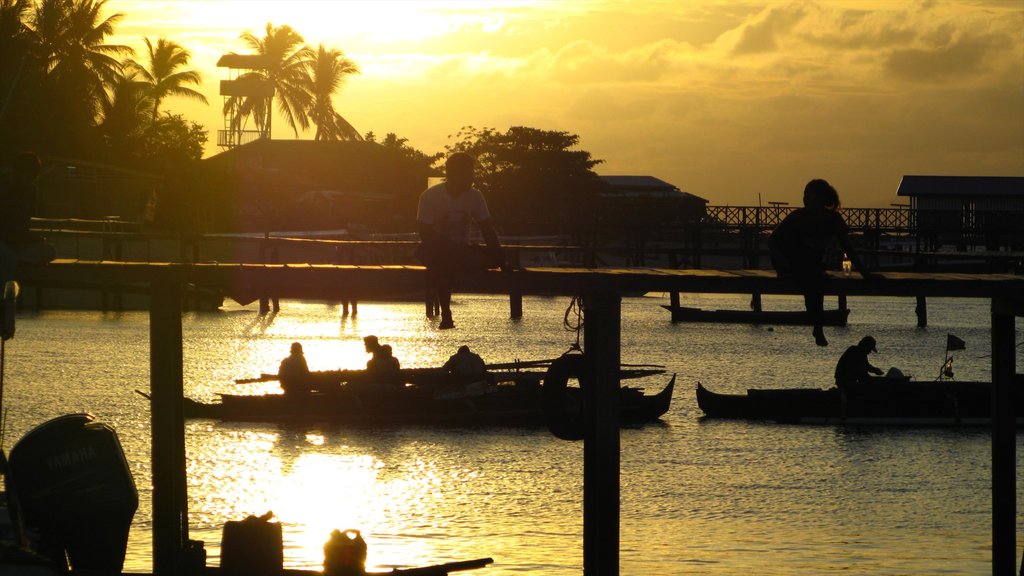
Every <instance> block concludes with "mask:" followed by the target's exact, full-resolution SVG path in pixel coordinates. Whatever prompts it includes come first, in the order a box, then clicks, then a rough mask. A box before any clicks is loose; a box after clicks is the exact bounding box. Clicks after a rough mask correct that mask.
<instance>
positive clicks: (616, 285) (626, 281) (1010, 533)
mask: <svg viewBox="0 0 1024 576" xmlns="http://www.w3.org/2000/svg"><path fill="white" fill-rule="evenodd" d="M23 276H24V278H23V280H24V281H25V282H26V283H27V284H29V285H36V286H62V285H63V286H67V285H75V284H78V285H95V286H100V285H103V283H105V282H107V283H109V282H124V283H132V284H143V285H148V286H149V287H150V293H151V299H150V302H151V304H150V368H151V376H150V378H151V382H150V388H151V390H150V391H151V394H152V399H153V402H152V424H151V426H152V437H153V449H152V459H153V571H154V574H156V575H157V576H171V575H177V574H185V573H188V569H187V567H188V565H189V560H188V559H189V558H190V541H189V540H188V525H187V518H188V511H187V501H188V499H187V495H186V486H187V482H186V477H185V474H186V473H185V470H186V468H185V439H184V433H185V432H184V420H183V418H182V398H183V382H182V378H183V377H182V374H183V368H182V367H183V363H184V362H185V361H186V360H185V359H184V358H183V355H182V324H181V317H182V299H183V294H184V287H185V286H186V285H187V284H197V285H203V286H212V287H219V288H221V289H222V290H223V291H224V293H226V294H230V293H232V292H238V291H244V290H245V289H247V287H252V286H258V287H259V288H260V290H268V291H270V292H272V293H273V294H276V295H277V296H278V297H280V298H300V299H301V298H306V299H335V298H337V297H338V296H339V295H340V294H344V295H345V296H346V297H349V298H354V299H359V298H360V297H363V298H366V297H370V296H372V295H374V294H376V293H379V292H380V291H389V292H395V291H408V290H416V289H422V288H423V287H424V286H425V285H426V282H427V277H426V273H425V270H424V269H423V268H422V267H420V266H355V265H333V264H225V263H191V264H181V263H132V262H96V261H79V260H56V261H54V262H52V263H51V264H49V265H46V266H42V267H39V268H34V269H31V270H26V271H25V273H24V274H23ZM881 276H882V278H881V279H879V280H872V281H866V280H863V279H861V278H859V277H845V276H843V275H841V274H838V273H833V274H831V278H830V282H829V285H828V287H827V290H828V293H829V294H839V293H841V294H846V295H857V296H909V297H926V296H939V297H965V298H984V299H988V300H990V301H991V303H992V308H991V310H992V312H991V322H992V324H991V326H992V380H993V384H994V385H993V399H992V405H993V423H992V573H993V574H998V575H1003V574H1014V573H1016V570H1017V558H1016V519H1017V512H1016V506H1017V505H1016V493H1015V489H1016V454H1015V451H1016V424H1015V418H1014V414H1013V413H1012V402H1010V401H1008V400H1007V399H1009V398H1012V396H1013V389H1012V386H1013V381H1014V377H1015V374H1016V371H1017V368H1016V366H1015V363H1016V355H1015V354H1016V352H1015V342H1014V338H1015V330H1014V327H1015V326H1014V318H1015V316H1022V315H1024V276H1017V275H1011V274H979V275H970V274H938V273H936V274H925V273H886V274H882V275H881ZM456 291H457V292H475V293H493V294H512V293H516V294H523V295H531V294H545V295H550V294H560V295H566V296H581V297H582V299H583V311H584V314H585V319H586V322H585V324H584V352H585V357H586V364H587V366H586V368H587V370H588V372H589V373H590V374H593V375H594V377H593V379H592V380H591V382H590V384H591V385H590V386H589V387H588V389H587V390H586V397H587V402H586V403H585V405H586V406H587V422H588V424H587V430H586V436H585V439H584V495H583V499H584V512H583V515H584V518H583V526H584V530H583V535H584V541H583V558H584V573H585V574H586V575H587V576H594V575H606V574H618V573H619V502H620V495H619V491H620V482H619V469H620V466H619V427H618V423H617V419H616V418H615V416H614V415H615V414H617V409H618V407H617V401H618V400H617V399H618V394H617V391H618V388H619V381H618V377H617V374H618V367H619V362H620V341H621V335H620V330H621V295H622V294H624V293H631V292H637V291H660V292H669V293H672V292H695V293H696V292H703V293H727V294H797V293H798V291H797V288H796V286H795V285H793V284H789V283H786V282H784V281H780V280H778V279H777V278H776V277H775V274H774V272H769V271H764V270H679V269H654V268H642V269H641V268H629V269H613V268H601V269H592V268H528V269H519V270H512V271H497V270H494V271H488V272H484V273H480V274H476V275H474V276H472V277H467V278H465V279H464V280H463V281H461V282H460V283H457V284H456Z"/></svg>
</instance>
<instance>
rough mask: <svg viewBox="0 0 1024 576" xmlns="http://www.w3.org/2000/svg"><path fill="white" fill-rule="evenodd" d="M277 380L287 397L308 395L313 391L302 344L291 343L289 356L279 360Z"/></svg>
mask: <svg viewBox="0 0 1024 576" xmlns="http://www.w3.org/2000/svg"><path fill="white" fill-rule="evenodd" d="M277 380H278V382H279V383H280V386H281V389H282V390H284V393H285V394H286V395H288V396H298V395H303V394H309V393H310V392H312V391H313V389H312V386H311V382H310V378H309V366H307V365H306V356H305V355H304V354H303V352H302V344H299V343H298V342H292V349H291V354H290V355H289V356H288V357H287V358H285V359H284V360H281V365H280V366H279V367H278V369H277Z"/></svg>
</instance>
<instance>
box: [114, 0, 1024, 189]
mask: <svg viewBox="0 0 1024 576" xmlns="http://www.w3.org/2000/svg"><path fill="white" fill-rule="evenodd" d="M106 6H107V12H106V14H112V13H113V12H122V13H124V15H125V17H124V19H123V20H122V21H121V23H120V24H119V26H118V27H117V31H118V35H117V36H116V37H115V38H114V39H113V42H115V43H124V44H128V45H132V46H135V47H136V48H138V47H140V46H142V38H143V37H144V36H149V37H150V38H154V39H155V38H156V37H158V36H165V37H167V38H170V39H172V40H175V41H177V42H178V43H180V44H182V45H184V46H185V47H186V48H188V49H189V50H190V51H191V52H192V54H193V67H194V68H195V69H198V70H199V71H201V72H202V73H203V76H204V80H205V84H204V86H203V87H202V88H201V91H202V92H204V93H205V94H206V95H207V97H208V98H209V99H210V106H208V107H207V106H202V105H198V104H195V103H192V102H189V101H187V100H177V99H170V100H168V101H167V102H166V103H165V106H166V107H167V108H169V109H170V110H171V111H172V112H178V113H184V114H185V115H186V116H188V117H190V118H192V119H194V120H196V121H198V122H201V123H202V124H204V125H205V126H206V127H207V128H208V129H209V130H210V133H211V134H210V140H211V143H210V144H209V146H208V154H214V153H216V152H217V151H218V148H217V147H216V130H217V129H219V128H221V127H222V124H223V121H222V118H221V115H220V104H221V97H220V96H219V95H218V93H217V91H218V82H219V80H221V79H223V78H227V71H226V70H224V69H218V68H216V66H215V64H216V61H217V59H218V58H219V57H220V56H221V55H222V54H225V53H227V52H243V53H244V52H246V47H245V46H244V45H243V44H242V43H241V42H240V41H239V39H238V37H239V35H240V34H241V33H242V32H245V31H249V32H253V33H255V34H257V35H261V34H262V32H263V30H264V28H265V26H266V24H267V22H272V23H273V24H274V25H281V24H288V25H290V26H292V27H293V28H295V29H296V30H297V31H298V32H299V33H301V34H302V35H303V36H304V37H305V39H306V42H307V43H308V44H309V45H310V46H314V47H315V46H316V45H318V44H320V43H324V44H326V45H327V46H328V47H333V48H338V49H341V50H343V51H344V52H345V54H346V56H348V57H349V58H350V59H351V60H353V61H355V62H356V64H357V65H358V66H359V68H360V69H361V73H360V74H358V75H355V76H352V77H350V78H349V80H348V81H347V83H346V85H345V86H344V87H343V88H342V90H341V92H340V93H339V94H338V96H337V97H336V98H335V108H336V109H337V110H338V111H339V112H340V113H341V114H342V115H343V116H345V118H346V119H348V121H349V122H351V123H352V124H353V125H354V126H355V127H356V129H357V130H359V132H360V133H364V134H365V133H366V132H369V131H373V132H374V133H376V134H377V135H378V136H380V137H383V135H384V134H386V133H388V132H394V133H396V134H398V135H399V136H400V137H404V138H407V139H408V140H409V144H410V145H412V146H413V147H415V148H417V149H419V150H422V151H424V152H427V153H433V152H438V151H442V150H443V147H444V145H445V144H447V143H449V142H450V140H449V138H448V136H449V135H451V134H455V133H456V132H458V131H459V129H460V128H462V127H463V126H475V127H478V128H481V127H491V128H495V129H497V130H500V131H504V130H505V129H507V128H508V127H510V126H515V125H524V126H531V127H534V128H541V129H545V130H562V131H567V132H572V133H575V134H578V135H579V136H580V140H581V141H580V147H581V148H583V149H585V150H587V151H589V152H591V153H592V154H593V155H594V157H595V158H599V159H603V160H604V161H605V162H604V163H603V164H601V165H599V166H598V167H597V172H598V173H600V174H608V175H610V174H650V175H653V176H657V177H659V178H661V179H663V180H666V181H668V182H671V183H673V184H675V185H676V186H678V187H679V188H680V189H682V190H685V191H688V192H692V193H694V194H696V195H698V196H701V197H703V198H707V199H708V200H710V202H711V203H712V204H733V205H756V204H757V203H758V202H759V201H761V202H768V201H769V200H781V201H789V202H792V203H795V204H799V202H800V197H801V193H802V190H803V185H804V183H806V181H807V180H809V179H811V178H825V179H827V180H829V181H830V182H832V184H833V185H835V186H836V188H837V189H838V190H839V192H840V195H841V196H842V198H843V204H844V205H845V206H850V207H865V206H877V207H886V206H888V205H889V204H890V203H892V202H897V201H905V200H898V198H897V197H896V188H897V186H898V185H899V181H900V177H901V176H902V175H904V174H955V175H1010V176H1024V2H1021V1H1020V0H975V1H971V0H961V1H956V2H953V1H944V0H936V1H928V0H926V1H899V0H891V1H890V0H830V1H824V0H822V1H812V0H805V1H795V2H783V1H749V2H744V1H736V0H685V1H683V0H676V1H660V0H565V1H552V0H547V1H493V2H486V1H437V2H431V1H425V0H424V1H398V0H393V1H371V2H359V1H328V0H317V1H288V2H281V1H272V0H250V1H235V0H207V1H200V0H187V1H173V2H171V1H168V2H158V1H151V0H141V1H136V0H110V1H109V2H108V4H107V5H106ZM274 137H275V138H292V137H293V133H292V132H291V130H290V129H288V128H287V127H286V126H285V124H284V122H282V121H275V123H274ZM307 137H308V135H307Z"/></svg>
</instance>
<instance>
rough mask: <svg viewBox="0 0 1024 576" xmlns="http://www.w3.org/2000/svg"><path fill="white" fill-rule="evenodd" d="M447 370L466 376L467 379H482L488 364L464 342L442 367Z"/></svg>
mask: <svg viewBox="0 0 1024 576" xmlns="http://www.w3.org/2000/svg"><path fill="white" fill-rule="evenodd" d="M441 368H442V369H443V370H444V371H445V372H448V373H450V374H456V375H459V376H464V377H466V378H467V379H470V378H471V379H480V378H482V377H484V376H485V375H486V374H487V366H486V365H485V364H484V359H483V358H481V357H480V355H479V354H477V353H476V352H473V351H472V350H470V349H469V346H466V345H465V344H463V345H462V346H459V350H458V352H456V353H455V354H452V355H451V357H449V358H448V361H447V362H445V363H444V366H442V367H441Z"/></svg>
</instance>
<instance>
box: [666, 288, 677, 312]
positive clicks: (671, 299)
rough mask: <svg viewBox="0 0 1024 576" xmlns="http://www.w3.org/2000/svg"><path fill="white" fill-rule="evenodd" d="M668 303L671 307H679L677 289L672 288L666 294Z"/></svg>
mask: <svg viewBox="0 0 1024 576" xmlns="http://www.w3.org/2000/svg"><path fill="white" fill-rule="evenodd" d="M668 304H669V306H671V307H672V308H679V292H678V291H676V290H673V291H672V292H669V294H668Z"/></svg>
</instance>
